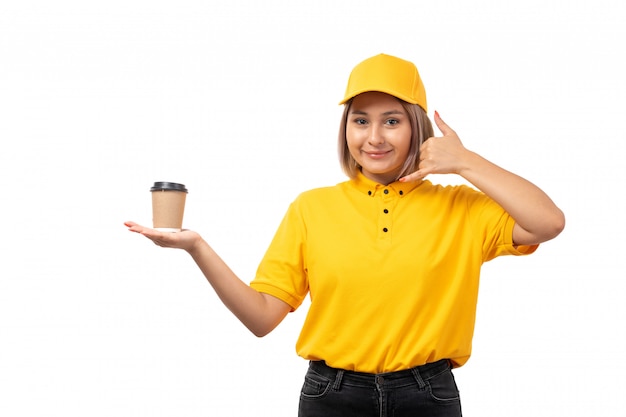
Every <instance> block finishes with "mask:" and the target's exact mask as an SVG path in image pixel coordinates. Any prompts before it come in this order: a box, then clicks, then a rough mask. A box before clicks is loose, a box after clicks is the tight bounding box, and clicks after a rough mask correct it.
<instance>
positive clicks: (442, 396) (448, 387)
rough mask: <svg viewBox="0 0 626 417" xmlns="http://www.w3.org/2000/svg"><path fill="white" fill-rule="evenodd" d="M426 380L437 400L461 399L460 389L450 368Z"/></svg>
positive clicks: (451, 400)
mask: <svg viewBox="0 0 626 417" xmlns="http://www.w3.org/2000/svg"><path fill="white" fill-rule="evenodd" d="M425 382H426V386H427V387H428V391H429V392H430V396H431V398H432V399H433V400H435V401H437V402H453V401H459V400H460V396H459V389H458V387H457V385H456V381H455V380H454V375H453V374H452V371H451V370H450V369H447V370H446V371H444V372H442V373H440V374H438V375H435V376H433V377H432V378H430V379H428V380H427V381H425Z"/></svg>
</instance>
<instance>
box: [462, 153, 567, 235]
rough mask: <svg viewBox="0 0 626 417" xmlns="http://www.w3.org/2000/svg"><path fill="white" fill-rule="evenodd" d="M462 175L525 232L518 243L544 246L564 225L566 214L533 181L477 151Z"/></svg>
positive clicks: (467, 156) (471, 155) (466, 158)
mask: <svg viewBox="0 0 626 417" xmlns="http://www.w3.org/2000/svg"><path fill="white" fill-rule="evenodd" d="M459 174H460V175H461V176H462V177H463V178H465V179H466V180H468V181H469V182H470V183H472V184H473V185H474V186H476V187H477V188H478V189H479V190H481V191H482V192H484V193H485V194H486V195H488V196H489V197H490V198H492V199H493V200H494V201H496V202H497V203H498V204H499V205H500V206H502V208H504V210H506V211H507V212H508V213H509V214H510V215H511V217H513V219H515V222H516V223H517V225H518V226H519V227H521V228H522V229H523V231H524V232H523V233H518V240H523V241H518V242H516V243H517V244H531V243H541V242H545V241H547V240H550V239H552V238H554V237H556V236H557V235H558V234H559V233H560V232H561V230H563V227H564V225H565V218H564V216H563V212H562V211H561V210H560V209H559V208H558V207H557V206H556V205H555V204H554V202H553V201H552V199H550V197H548V195H547V194H546V193H545V192H543V191H542V190H541V189H540V188H539V187H537V186H536V185H534V184H533V183H531V182H530V181H528V180H526V179H524V178H522V177H520V176H518V175H516V174H513V173H512V172H509V171H507V170H505V169H503V168H501V167H499V166H497V165H495V164H493V163H492V162H490V161H488V160H486V159H484V158H483V157H481V156H480V155H478V154H476V153H474V152H470V151H468V152H467V155H466V157H465V164H464V165H463V168H462V169H461V170H460V171H459Z"/></svg>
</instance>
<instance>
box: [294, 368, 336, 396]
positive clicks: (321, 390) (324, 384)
mask: <svg viewBox="0 0 626 417" xmlns="http://www.w3.org/2000/svg"><path fill="white" fill-rule="evenodd" d="M331 383H332V381H331V380H330V379H328V378H325V377H323V376H321V375H319V374H316V373H315V372H313V371H311V370H309V371H308V372H307V373H306V375H305V376H304V384H302V390H301V391H300V396H301V397H302V398H308V399H315V398H320V397H323V396H324V395H326V393H327V392H328V391H329V390H330V386H331Z"/></svg>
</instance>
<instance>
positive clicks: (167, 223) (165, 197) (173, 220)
mask: <svg viewBox="0 0 626 417" xmlns="http://www.w3.org/2000/svg"><path fill="white" fill-rule="evenodd" d="M150 192H151V193H152V224H153V227H154V228H155V229H156V230H160V231H162V232H180V231H181V230H182V228H183V215H184V214H185V200H186V199H187V188H185V186H184V185H183V184H178V183H175V182H155V183H154V185H153V186H152V188H150Z"/></svg>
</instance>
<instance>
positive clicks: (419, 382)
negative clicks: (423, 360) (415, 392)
mask: <svg viewBox="0 0 626 417" xmlns="http://www.w3.org/2000/svg"><path fill="white" fill-rule="evenodd" d="M411 372H412V373H413V377H415V380H416V381H417V385H418V386H419V388H420V389H424V388H426V383H425V382H424V380H423V379H422V376H421V375H420V371H419V370H418V369H417V367H415V368H411Z"/></svg>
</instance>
